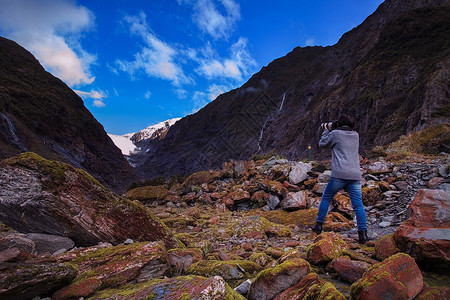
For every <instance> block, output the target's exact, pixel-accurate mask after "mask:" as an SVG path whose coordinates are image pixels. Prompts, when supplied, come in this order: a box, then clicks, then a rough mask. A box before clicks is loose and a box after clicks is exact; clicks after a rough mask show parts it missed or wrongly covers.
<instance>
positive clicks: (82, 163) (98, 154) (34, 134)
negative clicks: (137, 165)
mask: <svg viewBox="0 0 450 300" xmlns="http://www.w3.org/2000/svg"><path fill="white" fill-rule="evenodd" d="M0 57H1V59H0V159H3V158H7V157H11V156H14V155H17V154H19V153H21V152H26V151H33V152H35V153H38V154H40V155H41V156H43V157H45V158H48V159H54V160H59V161H63V162H67V163H70V164H72V165H73V166H75V167H77V168H82V169H84V170H87V171H89V172H90V173H91V174H92V175H93V176H95V177H96V178H97V179H98V180H100V181H101V182H102V183H103V184H105V185H107V186H108V187H112V188H114V189H115V190H117V191H121V190H123V188H124V187H125V186H126V185H127V184H128V183H129V182H130V181H133V180H137V178H138V176H137V173H136V172H135V170H134V169H133V168H132V167H131V166H130V165H129V164H128V163H127V161H126V160H125V158H124V157H123V156H122V154H121V153H120V150H119V149H118V148H117V147H116V146H115V145H114V144H113V142H112V141H111V139H110V138H109V137H108V136H107V134H106V132H105V130H104V129H103V126H102V125H101V124H100V123H98V122H97V120H96V119H95V118H94V117H93V116H92V114H91V113H90V112H89V111H88V110H87V108H86V107H85V106H84V103H83V100H82V99H81V98H80V97H78V95H77V94H75V92H73V91H72V90H71V89H70V88H69V87H68V86H67V85H66V84H64V83H63V82H62V81H61V80H59V79H57V78H55V77H54V76H52V75H51V74H50V73H48V72H46V71H45V70H44V68H43V67H42V66H41V65H40V64H39V62H38V61H37V60H36V59H35V58H34V57H33V55H32V54H31V53H29V52H28V51H27V50H25V49H24V48H22V47H21V46H19V45H18V44H16V43H15V42H13V41H10V40H8V39H5V38H0Z"/></svg>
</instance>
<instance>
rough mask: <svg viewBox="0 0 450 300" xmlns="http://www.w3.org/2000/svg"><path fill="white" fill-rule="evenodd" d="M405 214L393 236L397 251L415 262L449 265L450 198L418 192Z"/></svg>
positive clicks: (445, 194)
mask: <svg viewBox="0 0 450 300" xmlns="http://www.w3.org/2000/svg"><path fill="white" fill-rule="evenodd" d="M407 214H408V215H409V216H410V217H409V219H408V220H406V221H405V222H403V223H402V224H401V225H400V226H399V227H398V228H397V231H396V232H395V234H394V239H395V242H396V244H397V245H398V247H399V249H400V250H401V251H402V252H405V253H407V254H409V255H411V256H412V257H413V258H414V259H416V260H417V261H418V262H422V261H426V262H428V263H437V264H442V263H444V264H446V265H448V264H450V194H449V193H446V192H445V191H443V190H428V189H421V190H419V191H418V192H417V193H416V195H415V197H414V199H413V201H412V202H411V204H410V205H409V207H408V211H407Z"/></svg>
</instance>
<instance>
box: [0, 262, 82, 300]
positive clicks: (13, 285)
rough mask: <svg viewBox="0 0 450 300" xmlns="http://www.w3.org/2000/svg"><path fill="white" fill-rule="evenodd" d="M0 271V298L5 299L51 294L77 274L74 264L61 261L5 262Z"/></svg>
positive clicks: (13, 299) (29, 297) (11, 299)
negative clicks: (38, 262) (60, 262)
mask: <svg viewBox="0 0 450 300" xmlns="http://www.w3.org/2000/svg"><path fill="white" fill-rule="evenodd" d="M0 271H1V272H0V298H1V299H5V300H16V299H17V300H18V299H33V298H34V297H36V296H40V295H51V293H53V292H54V291H55V290H57V289H59V288H61V287H63V286H65V285H67V284H68V283H70V282H71V281H72V279H74V278H75V276H76V275H77V270H76V268H75V267H74V266H73V265H70V264H59V263H40V264H33V265H30V264H26V263H8V264H6V263H4V264H2V265H0ZM18 278H19V280H17V279H18Z"/></svg>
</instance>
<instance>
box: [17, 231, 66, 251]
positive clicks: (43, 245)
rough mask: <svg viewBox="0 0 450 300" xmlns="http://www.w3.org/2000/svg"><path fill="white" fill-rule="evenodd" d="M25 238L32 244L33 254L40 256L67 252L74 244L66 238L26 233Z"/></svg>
mask: <svg viewBox="0 0 450 300" xmlns="http://www.w3.org/2000/svg"><path fill="white" fill-rule="evenodd" d="M26 237H27V238H28V239H30V240H32V241H33V242H34V245H35V247H34V251H33V254H37V255H42V254H45V253H48V254H53V253H55V252H60V251H61V250H62V251H67V250H70V249H72V248H73V247H74V246H75V243H74V242H73V241H72V240H71V239H69V238H68V237H64V236H58V235H51V234H43V233H28V234H26Z"/></svg>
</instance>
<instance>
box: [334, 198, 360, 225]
mask: <svg viewBox="0 0 450 300" xmlns="http://www.w3.org/2000/svg"><path fill="white" fill-rule="evenodd" d="M333 210H334V211H337V212H339V213H340V214H343V215H344V216H347V217H348V218H350V219H353V218H354V217H355V211H354V210H353V207H352V202H351V200H350V197H348V196H346V195H343V194H336V196H334V198H333Z"/></svg>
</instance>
